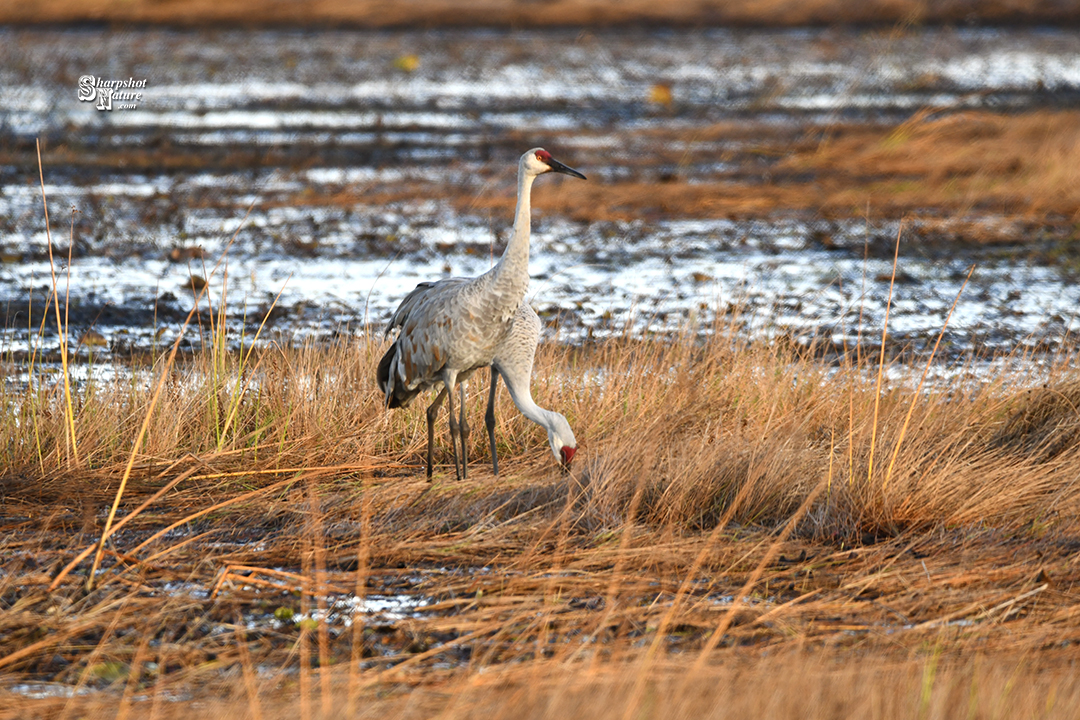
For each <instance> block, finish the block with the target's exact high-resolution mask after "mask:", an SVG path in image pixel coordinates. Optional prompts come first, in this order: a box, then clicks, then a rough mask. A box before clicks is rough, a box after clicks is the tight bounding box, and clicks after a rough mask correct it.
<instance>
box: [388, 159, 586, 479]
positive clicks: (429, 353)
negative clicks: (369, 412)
mask: <svg viewBox="0 0 1080 720" xmlns="http://www.w3.org/2000/svg"><path fill="white" fill-rule="evenodd" d="M549 172H558V173H563V174H566V175H572V176H574V177H577V178H581V179H582V180H584V179H585V176H584V175H582V174H581V173H579V172H578V171H577V170H574V169H572V168H569V167H567V166H566V165H563V164H562V163H561V162H559V161H558V160H555V159H554V158H553V157H551V153H549V152H548V151H546V150H544V149H543V148H534V149H532V150H529V151H528V152H526V153H525V154H524V155H522V156H521V160H520V161H519V162H518V196H517V210H516V211H515V213H514V231H513V234H512V235H511V236H510V242H509V243H507V245H506V250H504V251H503V254H502V257H501V258H499V262H497V263H496V264H495V266H494V267H493V268H491V270H489V271H488V272H486V273H484V274H483V275H481V276H479V277H475V278H447V279H445V280H441V281H438V282H434V283H421V284H420V285H418V286H417V287H416V289H415V290H413V291H412V292H411V293H409V294H408V295H406V296H405V299H404V300H402V301H401V305H399V306H398V309H397V310H396V311H395V312H394V314H393V316H392V317H391V318H390V325H389V327H388V328H387V332H388V333H389V332H390V331H391V330H393V329H394V328H401V332H400V333H399V334H398V337H397V339H396V340H395V341H394V344H393V345H391V346H390V349H389V350H387V351H386V354H385V355H384V356H383V358H382V360H380V361H379V367H378V370H377V373H376V376H377V379H378V383H379V389H380V390H381V391H382V393H383V396H384V397H385V401H386V406H387V407H388V408H396V407H405V406H407V405H408V404H409V403H410V402H412V400H413V398H414V397H416V396H417V395H418V394H420V393H421V392H423V391H425V390H427V389H429V388H432V387H434V386H436V385H442V388H443V390H445V391H446V392H445V393H439V395H438V396H437V397H436V398H435V401H434V402H433V403H432V404H431V405H430V406H429V407H428V410H427V420H428V467H427V474H428V478H429V479H430V478H431V473H432V467H431V445H432V441H433V439H434V429H433V423H434V421H435V417H436V416H437V414H438V412H439V408H440V407H441V405H442V402H443V400H444V399H448V400H449V412H450V440H451V445H452V446H453V450H454V471H455V473H456V475H457V477H458V479H459V480H460V479H462V478H464V477H465V474H466V470H465V468H464V463H462V464H461V465H459V457H458V448H459V447H461V450H462V452H461V457H462V459H465V448H464V446H463V445H462V443H461V429H462V424H463V423H464V420H465V402H464V398H465V390H464V387H461V388H460V397H461V422H460V423H459V420H458V418H457V417H456V416H455V414H454V388H455V387H457V386H458V383H460V382H464V381H465V380H466V379H468V377H469V376H470V375H471V374H472V373H473V372H474V371H475V370H476V369H478V368H482V367H487V366H489V365H491V364H492V361H493V360H494V358H495V355H496V352H497V350H498V348H499V346H500V345H501V344H502V343H503V342H504V341H505V340H506V338H507V337H508V336H509V335H510V332H511V329H512V327H513V325H514V321H515V318H516V317H517V314H518V310H519V308H520V307H521V304H522V299H523V298H524V297H525V291H526V289H527V288H528V285H529V235H530V230H531V216H530V211H531V204H530V195H531V192H532V184H533V181H534V180H535V179H536V177H537V176H539V175H543V174H544V173H549ZM464 428H465V433H466V435H467V434H468V425H467V424H464Z"/></svg>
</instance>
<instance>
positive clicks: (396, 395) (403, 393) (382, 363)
mask: <svg viewBox="0 0 1080 720" xmlns="http://www.w3.org/2000/svg"><path fill="white" fill-rule="evenodd" d="M397 356H398V344H397V343H396V342H395V343H394V344H393V345H391V346H390V349H389V350H387V351H386V353H385V354H384V355H383V356H382V359H381V360H379V367H378V368H377V369H376V371H375V378H376V380H377V381H378V383H379V390H380V391H382V394H383V403H384V404H385V406H386V407H387V408H390V409H393V408H399V407H406V406H407V405H408V404H409V403H411V402H412V399H413V398H414V397H416V396H417V395H419V394H420V389H419V388H414V389H412V390H410V389H408V388H407V387H405V386H404V384H403V383H401V382H398V381H397V380H398V378H397V373H395V372H394V367H395V365H396V364H397V363H396V362H395V361H396V360H397Z"/></svg>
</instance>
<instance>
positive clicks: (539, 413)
mask: <svg viewBox="0 0 1080 720" xmlns="http://www.w3.org/2000/svg"><path fill="white" fill-rule="evenodd" d="M500 374H501V375H502V376H503V380H504V381H505V382H506V389H507V390H509V391H510V399H511V400H513V401H514V405H516V406H517V409H518V410H520V411H521V414H522V415H524V416H525V417H527V418H529V419H530V420H532V421H533V422H534V423H536V424H537V425H539V426H540V427H542V428H544V429H545V430H547V431H549V432H550V431H551V430H552V429H553V426H554V421H555V416H556V415H557V414H558V413H554V412H552V411H551V410H545V409H544V408H542V407H540V406H539V405H537V404H536V403H535V402H533V399H532V390H530V389H529V378H528V376H526V377H519V376H518V375H516V374H514V373H513V372H509V373H508V372H502V373H500Z"/></svg>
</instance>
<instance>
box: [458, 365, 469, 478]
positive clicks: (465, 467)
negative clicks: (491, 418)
mask: <svg viewBox="0 0 1080 720" xmlns="http://www.w3.org/2000/svg"><path fill="white" fill-rule="evenodd" d="M458 397H459V398H460V399H461V411H460V413H461V422H460V425H461V478H462V479H463V480H464V479H465V478H467V477H468V476H469V421H468V419H467V418H466V417H465V383H461V384H460V385H458Z"/></svg>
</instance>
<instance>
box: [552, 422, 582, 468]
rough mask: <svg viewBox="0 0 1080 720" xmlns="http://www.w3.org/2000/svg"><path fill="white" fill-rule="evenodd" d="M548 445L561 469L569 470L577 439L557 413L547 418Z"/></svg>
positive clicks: (575, 450)
mask: <svg viewBox="0 0 1080 720" xmlns="http://www.w3.org/2000/svg"><path fill="white" fill-rule="evenodd" d="M547 422H548V425H547V431H548V443H549V444H550V445H551V453H552V454H553V455H554V456H555V459H556V460H558V461H559V464H560V465H562V467H563V468H564V469H565V468H569V467H570V461H571V460H573V459H574V453H576V452H577V438H575V437H574V431H573V430H571V429H570V423H568V422H566V418H565V417H563V416H562V415H560V414H559V413H557V412H553V413H549V417H548V421H547Z"/></svg>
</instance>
